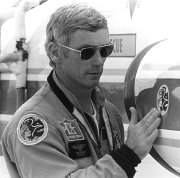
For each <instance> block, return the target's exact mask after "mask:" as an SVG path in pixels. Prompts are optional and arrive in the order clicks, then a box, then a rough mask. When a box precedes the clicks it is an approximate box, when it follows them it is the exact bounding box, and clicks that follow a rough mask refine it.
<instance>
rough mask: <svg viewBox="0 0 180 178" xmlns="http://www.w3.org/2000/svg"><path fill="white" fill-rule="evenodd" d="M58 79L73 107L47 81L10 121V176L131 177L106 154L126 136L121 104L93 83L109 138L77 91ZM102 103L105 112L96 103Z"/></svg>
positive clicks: (5, 141) (5, 144) (6, 138)
mask: <svg viewBox="0 0 180 178" xmlns="http://www.w3.org/2000/svg"><path fill="white" fill-rule="evenodd" d="M53 79H54V81H55V82H56V83H57V85H58V87H59V88H61V90H62V91H63V92H64V93H65V95H66V96H67V98H68V99H69V100H70V101H71V103H72V104H73V105H74V110H73V113H70V112H69V111H68V109H67V108H66V107H65V106H64V105H63V104H62V102H61V101H60V99H59V98H58V97H57V96H56V95H55V94H54V92H53V91H52V89H51V87H50V86H49V84H48V83H46V84H45V85H44V86H43V87H42V88H41V89H40V90H39V91H38V92H37V93H36V94H35V95H34V96H33V97H32V98H31V99H29V100H28V101H27V102H26V103H25V104H24V105H23V106H22V107H20V109H18V110H17V112H16V113H15V114H14V116H13V118H12V120H11V121H10V122H9V123H8V125H7V127H6V129H5V131H4V134H3V136H2V148H3V154H4V158H5V160H6V164H7V167H8V170H9V173H10V176H11V177H12V178H66V177H67V178H69V177H71V178H92V177H93V178H127V175H126V173H125V171H124V170H123V169H122V168H121V167H120V166H119V165H118V164H117V163H116V162H115V161H114V160H113V158H112V157H111V156H110V155H109V154H108V153H109V152H110V151H111V150H113V149H116V148H119V147H120V146H121V145H122V144H123V142H124V135H123V132H124V130H123V125H122V121H121V117H120V115H119V113H118V111H117V109H116V108H115V107H114V106H113V105H112V104H111V103H109V102H108V101H107V100H105V99H103V98H102V96H101V95H102V94H101V90H100V89H99V87H97V88H96V89H94V92H93V93H94V94H93V96H92V100H93V103H94V104H95V107H96V109H97V115H98V117H99V118H100V117H102V118H103V120H104V123H105V128H106V132H107V137H106V139H105V138H103V136H102V135H101V136H99V140H100V144H98V141H97V140H98V139H97V136H96V135H95V134H94V133H93V129H92V128H91V127H90V125H89V124H87V122H86V121H85V119H84V115H83V112H82V110H81V107H80V105H79V104H78V102H77V100H76V99H75V97H74V96H73V95H72V94H71V93H70V92H69V91H68V90H67V89H66V88H64V87H63V86H62V84H60V83H59V82H58V81H57V78H56V76H55V74H54V76H53ZM99 108H101V111H102V114H101V115H102V116H100V115H99V113H98V109H99Z"/></svg>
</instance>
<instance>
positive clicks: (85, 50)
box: [81, 47, 96, 60]
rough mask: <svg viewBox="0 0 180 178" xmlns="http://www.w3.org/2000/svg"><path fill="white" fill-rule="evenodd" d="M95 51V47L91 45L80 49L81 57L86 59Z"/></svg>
mask: <svg viewBox="0 0 180 178" xmlns="http://www.w3.org/2000/svg"><path fill="white" fill-rule="evenodd" d="M95 53H96V49H95V48H93V47H89V48H83V49H82V50H81V59H83V60H88V59H90V58H91V57H92V56H94V54H95Z"/></svg>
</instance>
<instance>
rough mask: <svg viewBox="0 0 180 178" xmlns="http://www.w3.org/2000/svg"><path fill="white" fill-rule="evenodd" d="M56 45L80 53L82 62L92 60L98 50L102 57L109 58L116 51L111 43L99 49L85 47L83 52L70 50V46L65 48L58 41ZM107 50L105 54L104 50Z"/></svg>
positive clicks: (98, 47)
mask: <svg viewBox="0 0 180 178" xmlns="http://www.w3.org/2000/svg"><path fill="white" fill-rule="evenodd" d="M54 43H56V44H57V45H59V46H61V47H64V48H67V49H70V50H72V51H76V52H79V53H80V58H81V59H82V60H88V59H90V58H91V57H93V56H94V55H95V54H96V52H97V50H99V53H100V55H101V57H108V56H110V55H111V53H112V51H113V49H114V46H113V45H112V44H111V43H109V44H107V45H103V46H97V47H93V46H90V47H85V48H82V49H81V50H77V49H73V48H70V47H68V46H65V45H63V44H61V43H59V42H57V41H54ZM105 49H106V51H105V54H104V53H103V50H105ZM87 50H91V51H89V52H88V51H87ZM88 54H89V55H88Z"/></svg>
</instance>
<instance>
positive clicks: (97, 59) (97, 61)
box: [92, 50, 106, 65]
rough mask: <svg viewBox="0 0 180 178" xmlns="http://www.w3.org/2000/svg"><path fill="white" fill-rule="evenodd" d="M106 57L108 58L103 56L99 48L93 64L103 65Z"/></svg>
mask: <svg viewBox="0 0 180 178" xmlns="http://www.w3.org/2000/svg"><path fill="white" fill-rule="evenodd" d="M105 59H106V58H104V57H102V56H101V54H100V51H99V50H97V51H96V53H95V54H94V56H93V59H92V63H93V65H103V64H104V62H105Z"/></svg>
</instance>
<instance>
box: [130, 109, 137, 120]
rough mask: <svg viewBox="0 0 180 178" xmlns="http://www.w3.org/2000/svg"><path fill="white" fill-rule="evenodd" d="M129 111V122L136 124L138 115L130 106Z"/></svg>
mask: <svg viewBox="0 0 180 178" xmlns="http://www.w3.org/2000/svg"><path fill="white" fill-rule="evenodd" d="M130 111H131V120H130V124H137V122H138V115H137V111H136V109H135V108H134V107H131V108H130Z"/></svg>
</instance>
